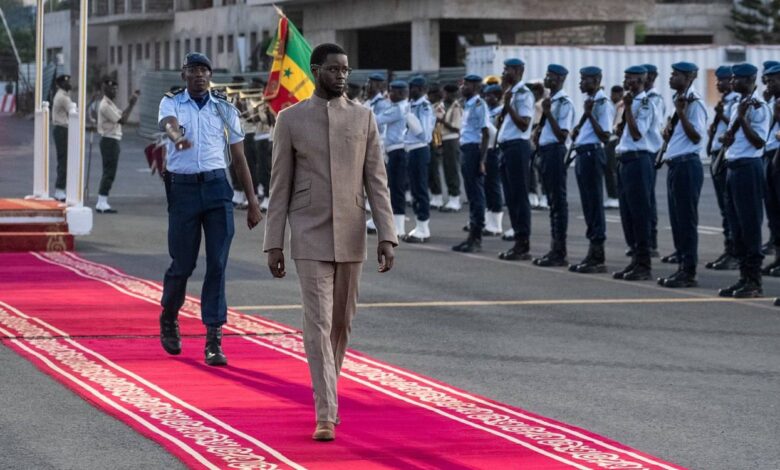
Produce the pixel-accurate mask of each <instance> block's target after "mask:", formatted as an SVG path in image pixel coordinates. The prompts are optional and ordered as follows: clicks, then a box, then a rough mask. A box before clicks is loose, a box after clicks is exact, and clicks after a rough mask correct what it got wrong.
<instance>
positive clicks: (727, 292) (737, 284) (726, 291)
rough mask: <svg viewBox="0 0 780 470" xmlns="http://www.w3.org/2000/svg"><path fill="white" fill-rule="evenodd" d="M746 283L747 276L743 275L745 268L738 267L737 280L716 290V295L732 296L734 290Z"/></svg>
mask: <svg viewBox="0 0 780 470" xmlns="http://www.w3.org/2000/svg"><path fill="white" fill-rule="evenodd" d="M746 283H747V277H746V275H745V270H744V269H743V268H739V280H738V281H737V282H735V283H734V284H732V285H730V286H728V287H724V288H723V289H720V290H719V291H718V295H719V296H721V297H734V292H735V291H737V290H739V289H742V288H743V287H745V284H746Z"/></svg>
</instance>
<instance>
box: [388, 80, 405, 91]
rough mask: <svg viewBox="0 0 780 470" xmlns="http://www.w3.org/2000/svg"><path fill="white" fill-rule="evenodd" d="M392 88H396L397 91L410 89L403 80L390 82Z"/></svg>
mask: <svg viewBox="0 0 780 470" xmlns="http://www.w3.org/2000/svg"><path fill="white" fill-rule="evenodd" d="M390 88H394V89H396V90H405V89H407V88H409V84H408V83H406V82H405V81H403V80H393V81H392V82H390Z"/></svg>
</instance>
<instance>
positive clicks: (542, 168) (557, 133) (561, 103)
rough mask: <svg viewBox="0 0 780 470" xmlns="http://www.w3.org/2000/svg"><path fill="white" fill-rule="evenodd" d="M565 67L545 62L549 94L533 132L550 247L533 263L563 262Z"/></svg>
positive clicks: (568, 117)
mask: <svg viewBox="0 0 780 470" xmlns="http://www.w3.org/2000/svg"><path fill="white" fill-rule="evenodd" d="M568 74H569V71H568V70H567V69H566V67H564V66H562V65H558V64H550V65H548V66H547V74H546V75H545V77H544V87H545V88H547V89H548V90H550V96H549V97H548V98H545V99H543V100H542V117H541V121H540V122H539V126H538V127H537V131H536V135H535V136H534V140H535V144H536V149H537V157H536V158H537V160H538V161H539V173H540V176H541V179H542V186H543V187H544V188H545V189H546V192H547V198H548V200H549V205H550V237H551V243H550V251H549V252H548V253H547V254H545V255H544V256H542V257H541V258H536V259H534V261H533V263H534V264H535V265H537V266H545V267H547V266H566V265H568V261H567V259H566V232H567V230H568V226H569V206H568V204H567V202H566V165H565V163H564V159H565V158H566V141H567V140H568V138H569V133H570V132H571V130H572V128H574V103H573V102H572V100H571V98H569V95H567V94H566V91H564V89H563V83H564V82H565V81H566V76H567V75H568Z"/></svg>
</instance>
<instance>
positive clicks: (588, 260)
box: [569, 243, 607, 274]
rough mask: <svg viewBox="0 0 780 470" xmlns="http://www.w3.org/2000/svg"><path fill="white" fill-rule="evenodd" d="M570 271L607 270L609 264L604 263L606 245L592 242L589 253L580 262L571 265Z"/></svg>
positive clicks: (585, 272) (598, 271)
mask: <svg viewBox="0 0 780 470" xmlns="http://www.w3.org/2000/svg"><path fill="white" fill-rule="evenodd" d="M569 271H571V272H573V273H581V274H595V273H605V272H607V266H606V265H605V264H604V245H596V244H593V243H592V244H591V245H590V247H589V248H588V254H587V255H586V256H585V259H584V260H582V262H581V263H580V264H573V265H571V266H569Z"/></svg>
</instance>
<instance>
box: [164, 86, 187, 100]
mask: <svg viewBox="0 0 780 470" xmlns="http://www.w3.org/2000/svg"><path fill="white" fill-rule="evenodd" d="M183 92H184V88H181V87H179V88H178V89H176V90H171V91H167V92H165V96H167V97H168V98H173V97H174V96H176V95H178V94H180V93H183Z"/></svg>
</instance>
